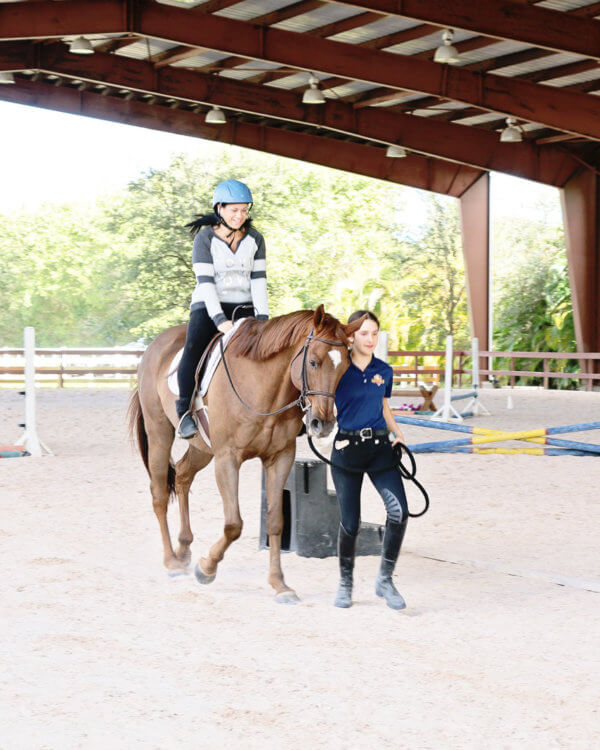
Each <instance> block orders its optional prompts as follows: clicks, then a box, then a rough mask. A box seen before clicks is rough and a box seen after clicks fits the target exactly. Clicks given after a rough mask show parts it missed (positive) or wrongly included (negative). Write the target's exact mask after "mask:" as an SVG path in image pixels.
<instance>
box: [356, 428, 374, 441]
mask: <svg viewBox="0 0 600 750" xmlns="http://www.w3.org/2000/svg"><path fill="white" fill-rule="evenodd" d="M359 435H360V439H361V440H370V439H371V438H372V437H373V428H372V427H363V428H362V430H360V432H359Z"/></svg>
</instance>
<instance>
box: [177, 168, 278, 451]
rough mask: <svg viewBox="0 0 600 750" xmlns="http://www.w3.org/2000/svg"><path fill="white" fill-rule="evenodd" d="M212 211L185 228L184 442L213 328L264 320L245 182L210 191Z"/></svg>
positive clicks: (260, 243)
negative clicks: (190, 271)
mask: <svg viewBox="0 0 600 750" xmlns="http://www.w3.org/2000/svg"><path fill="white" fill-rule="evenodd" d="M212 204H213V213H211V214H205V215H202V216H198V218H197V219H195V220H194V221H192V222H190V223H189V224H187V225H186V226H188V227H190V231H191V232H192V234H193V235H194V247H193V251H192V263H193V267H194V274H195V275H196V287H195V289H194V291H193V293H192V301H191V306H190V321H189V324H188V327H187V335H186V340H185V347H184V350H183V355H182V357H181V362H180V364H179V369H178V371H177V380H178V384H179V399H178V400H177V402H176V407H177V416H178V417H179V425H178V427H177V433H178V435H179V436H180V437H182V438H185V439H186V440H188V439H190V438H193V437H195V436H196V435H197V434H198V427H197V425H196V422H195V420H194V418H193V416H192V413H191V411H190V406H191V404H190V402H191V399H192V394H193V391H194V386H195V374H196V368H197V366H198V362H199V361H200V357H201V356H202V353H203V352H204V350H205V349H206V347H207V346H208V344H209V343H210V341H211V339H212V338H213V337H214V336H215V334H216V333H217V331H221V333H227V331H229V330H230V329H231V327H232V325H233V323H232V317H233V313H234V310H236V308H238V307H240V306H242V307H241V309H240V310H238V311H237V313H236V316H237V317H248V316H251V315H256V317H257V318H258V320H267V318H268V316H269V303H268V299H267V261H266V254H265V241H264V239H263V237H262V235H261V234H259V233H258V232H257V231H256V230H255V229H254V228H253V227H252V226H251V219H250V218H249V212H250V209H251V208H252V193H251V192H250V189H249V188H248V187H247V185H245V184H244V183H243V182H239V181H238V180H226V181H225V182H220V183H219V184H218V185H217V187H216V188H215V191H214V193H213V199H212Z"/></svg>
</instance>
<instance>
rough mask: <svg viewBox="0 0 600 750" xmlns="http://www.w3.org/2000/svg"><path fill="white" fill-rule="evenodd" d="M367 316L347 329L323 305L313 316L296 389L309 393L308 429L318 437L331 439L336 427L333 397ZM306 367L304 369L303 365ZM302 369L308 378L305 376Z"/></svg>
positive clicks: (296, 381)
mask: <svg viewBox="0 0 600 750" xmlns="http://www.w3.org/2000/svg"><path fill="white" fill-rule="evenodd" d="M363 320H364V316H363V317H362V318H360V319H359V320H355V321H354V322H353V323H350V324H349V325H343V324H342V323H340V321H339V320H338V319H337V318H334V317H333V316H332V315H329V314H328V313H326V312H325V310H324V309H323V305H319V307H317V309H316V310H315V313H314V316H313V334H312V338H310V340H309V341H308V345H307V346H306V353H305V354H303V355H302V356H301V357H299V358H298V359H299V360H300V367H299V368H298V371H297V373H294V375H295V377H294V381H295V385H296V386H297V387H299V389H300V391H301V392H302V390H303V389H302V385H303V379H304V390H305V391H306V392H307V398H306V401H307V404H308V409H307V412H306V427H307V431H308V433H309V434H310V435H313V436H314V437H327V435H329V433H330V432H331V430H332V429H333V427H334V425H335V415H334V413H333V406H334V400H333V395H334V393H335V389H336V388H337V385H338V383H339V382H340V379H341V377H342V375H343V374H344V373H345V372H346V370H347V369H348V367H349V365H350V355H349V353H348V346H349V344H350V336H352V334H353V333H354V332H355V331H356V330H358V329H359V328H360V326H361V325H362V323H363ZM302 363H303V365H302ZM302 366H303V369H304V374H303V373H302Z"/></svg>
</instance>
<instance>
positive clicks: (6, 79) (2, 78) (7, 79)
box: [0, 72, 15, 83]
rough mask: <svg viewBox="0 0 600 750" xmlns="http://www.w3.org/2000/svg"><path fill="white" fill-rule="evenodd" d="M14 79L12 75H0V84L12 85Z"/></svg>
mask: <svg viewBox="0 0 600 750" xmlns="http://www.w3.org/2000/svg"><path fill="white" fill-rule="evenodd" d="M14 82H15V77H14V75H13V74H12V73H4V72H2V73H0V83H14Z"/></svg>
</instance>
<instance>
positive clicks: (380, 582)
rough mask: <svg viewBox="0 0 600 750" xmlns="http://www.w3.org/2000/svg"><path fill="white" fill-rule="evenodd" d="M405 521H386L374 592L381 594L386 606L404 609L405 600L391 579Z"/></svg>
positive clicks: (404, 529) (402, 537) (404, 528)
mask: <svg viewBox="0 0 600 750" xmlns="http://www.w3.org/2000/svg"><path fill="white" fill-rule="evenodd" d="M406 524H407V521H402V523H394V522H393V521H387V523H386V524H385V533H384V535H383V548H382V550H381V566H380V568H379V573H378V574H377V580H376V581H375V593H376V594H377V596H382V597H383V598H384V599H385V601H386V604H387V605H388V607H391V608H392V609H404V608H405V607H406V602H405V601H404V599H403V598H402V596H401V595H400V594H399V593H398V591H397V590H396V587H395V586H394V583H393V581H392V573H393V572H394V567H395V566H396V560H397V559H398V555H399V553H400V547H401V546H402V540H403V539H404V533H405V531H406Z"/></svg>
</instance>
